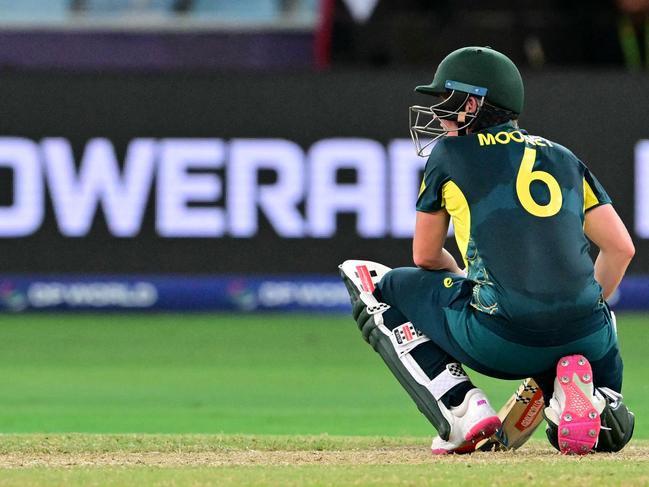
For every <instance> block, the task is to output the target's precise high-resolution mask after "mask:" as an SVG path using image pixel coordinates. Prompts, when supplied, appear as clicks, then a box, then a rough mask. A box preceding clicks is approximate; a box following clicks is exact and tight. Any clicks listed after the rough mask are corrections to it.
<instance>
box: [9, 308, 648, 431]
mask: <svg viewBox="0 0 649 487" xmlns="http://www.w3.org/2000/svg"><path fill="white" fill-rule="evenodd" d="M618 321H619V333H620V341H621V344H622V348H623V355H624V358H625V361H626V371H625V386H624V392H625V393H626V400H627V403H628V404H629V405H630V407H631V408H632V410H634V411H635V412H636V415H637V416H638V418H640V419H639V420H638V422H637V427H636V437H637V438H647V439H649V422H648V421H643V420H642V418H647V417H649V381H647V379H646V377H647V375H648V374H649V363H648V362H647V360H646V355H647V344H648V343H649V317H648V316H647V315H622V316H620V317H619V320H618ZM474 381H475V382H476V383H477V384H479V385H480V386H482V387H483V388H484V389H485V390H486V391H487V392H488V393H489V395H490V397H491V398H492V402H493V403H494V405H498V404H500V403H502V402H504V400H505V399H506V398H507V397H508V396H509V395H510V394H511V393H512V392H513V390H514V388H515V385H516V383H515V382H514V383H512V382H509V383H508V382H505V381H496V380H491V379H485V378H480V377H477V376H474ZM0 391H2V393H1V395H0V432H4V433H29V432H38V433H49V432H87V433H237V434H256V435H259V434H300V435H305V434H322V433H326V434H330V435H395V436H423V437H429V436H431V435H432V434H433V431H432V428H431V427H430V426H429V424H428V423H427V422H426V420H425V419H423V417H422V416H421V415H420V413H419V412H418V411H417V410H416V407H415V406H414V405H413V404H412V403H411V401H410V399H409V398H408V397H407V395H406V394H405V392H403V391H402V390H401V388H400V386H399V385H398V384H397V381H396V380H395V379H394V378H393V377H392V376H391V375H390V373H389V372H388V371H387V369H386V368H385V366H384V365H383V364H382V362H381V360H380V358H379V357H378V356H377V355H376V354H375V353H374V352H373V351H372V350H371V349H370V347H369V346H367V345H366V344H365V343H364V342H363V341H362V339H361V337H360V334H359V333H358V330H357V329H356V327H355V326H354V323H353V322H352V320H351V318H347V317H342V316H315V317H314V316H304V315H254V316H250V315H248V316H242V315H127V316H124V315H83V316H79V315H66V314H61V315H26V316H23V315H15V316H9V315H3V316H0ZM423 441H424V443H427V441H428V440H427V439H424V440H423Z"/></svg>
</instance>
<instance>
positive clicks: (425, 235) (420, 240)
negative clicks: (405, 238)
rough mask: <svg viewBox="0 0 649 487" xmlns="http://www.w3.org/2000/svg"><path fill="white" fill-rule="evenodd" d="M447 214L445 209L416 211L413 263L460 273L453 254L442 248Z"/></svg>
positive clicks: (430, 268)
mask: <svg viewBox="0 0 649 487" xmlns="http://www.w3.org/2000/svg"><path fill="white" fill-rule="evenodd" d="M448 224H449V215H448V213H447V212H446V210H440V211H436V212H433V213H427V212H423V211H418V212H417V220H416V223H415V237H414V239H413V241H412V259H413V261H414V262H415V265H416V266H418V267H421V268H422V269H428V270H433V271H436V270H447V271H451V272H455V273H457V274H462V273H463V272H462V270H461V269H460V268H459V266H458V265H457V262H456V261H455V259H454V258H453V256H452V255H451V254H450V253H449V252H448V251H447V250H446V249H445V248H444V242H445V241H446V234H447V233H448Z"/></svg>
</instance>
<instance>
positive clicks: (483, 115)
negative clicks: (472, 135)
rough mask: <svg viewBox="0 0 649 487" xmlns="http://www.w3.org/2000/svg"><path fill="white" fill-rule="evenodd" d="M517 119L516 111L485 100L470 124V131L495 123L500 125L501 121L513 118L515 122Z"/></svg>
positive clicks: (485, 127)
mask: <svg viewBox="0 0 649 487" xmlns="http://www.w3.org/2000/svg"><path fill="white" fill-rule="evenodd" d="M517 119H518V114H517V113H514V112H512V111H510V110H506V109H504V108H500V107H497V106H496V105H492V104H491V103H489V102H487V101H486V100H485V102H484V103H483V104H482V107H481V108H480V110H479V111H478V116H477V117H476V119H475V121H474V122H473V123H472V124H471V131H472V132H477V131H479V130H483V129H487V128H489V127H493V126H495V125H500V124H501V123H505V122H509V121H510V120H513V121H514V123H515V124H516V120H517Z"/></svg>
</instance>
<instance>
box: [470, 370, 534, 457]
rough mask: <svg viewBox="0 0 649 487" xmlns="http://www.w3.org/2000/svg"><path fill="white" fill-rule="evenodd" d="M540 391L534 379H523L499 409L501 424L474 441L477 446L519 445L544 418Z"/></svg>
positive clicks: (504, 447)
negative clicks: (491, 433)
mask: <svg viewBox="0 0 649 487" xmlns="http://www.w3.org/2000/svg"><path fill="white" fill-rule="evenodd" d="M544 407H545V405H544V403H543V391H541V388H540V387H539V385H538V384H537V383H536V382H535V381H534V379H525V380H524V381H523V382H522V384H521V385H520V386H519V387H518V389H517V390H516V392H515V393H514V395H512V397H510V398H509V400H508V401H507V402H506V403H505V405H504V406H503V407H502V408H500V411H498V417H499V418H500V420H501V421H502V423H503V425H502V427H501V428H500V429H498V431H496V432H495V433H494V434H493V435H492V436H490V437H489V438H487V439H485V440H482V441H481V442H479V443H478V444H477V445H476V450H482V451H490V450H495V451H504V450H515V449H517V448H520V447H521V446H522V445H523V444H524V443H525V442H526V441H527V440H528V439H529V438H530V436H532V433H534V431H535V430H536V428H537V427H538V426H539V424H540V423H541V420H542V419H543V414H542V412H543V408H544Z"/></svg>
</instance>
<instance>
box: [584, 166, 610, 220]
mask: <svg viewBox="0 0 649 487" xmlns="http://www.w3.org/2000/svg"><path fill="white" fill-rule="evenodd" d="M584 167H585V166H584ZM610 203H611V198H610V196H609V195H608V194H607V193H606V191H605V190H604V187H603V186H602V185H601V184H600V182H599V181H598V180H597V178H596V177H595V176H594V175H593V173H592V172H590V170H589V169H588V168H587V167H585V171H584V211H588V210H592V209H593V208H596V207H598V206H601V205H606V204H610Z"/></svg>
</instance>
